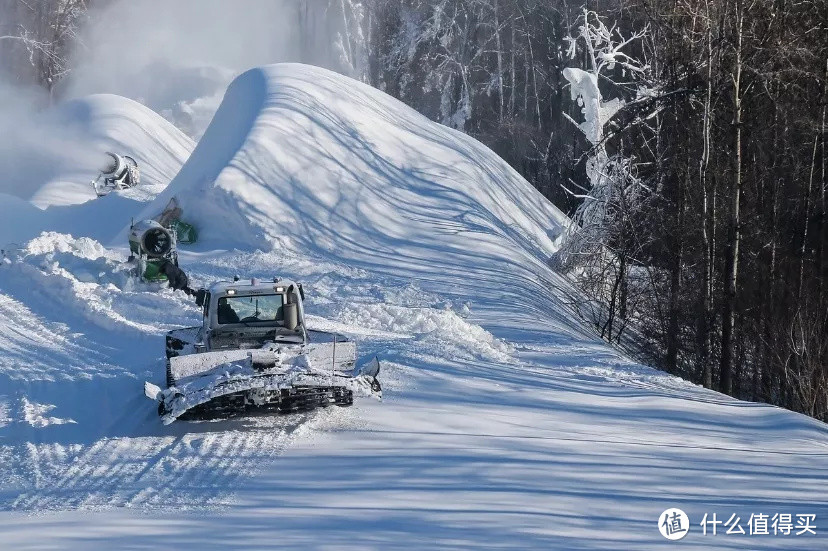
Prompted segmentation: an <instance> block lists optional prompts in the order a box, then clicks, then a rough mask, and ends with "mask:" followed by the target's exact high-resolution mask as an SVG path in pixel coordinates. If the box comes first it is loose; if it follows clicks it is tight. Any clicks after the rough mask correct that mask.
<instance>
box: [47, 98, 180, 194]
mask: <svg viewBox="0 0 828 551" xmlns="http://www.w3.org/2000/svg"><path fill="white" fill-rule="evenodd" d="M43 124H46V125H52V126H54V127H59V128H61V129H62V131H63V132H64V133H65V135H66V136H67V138H72V139H73V141H74V143H73V144H72V147H73V148H74V149H79V148H83V149H84V150H85V151H87V152H88V154H87V155H84V156H83V158H82V159H79V160H80V162H77V161H78V160H75V162H72V163H71V164H70V163H61V164H59V165H58V167H57V168H59V169H60V171H59V172H58V173H56V174H53V175H52V177H51V178H50V179H49V180H48V181H47V182H45V183H44V184H43V185H42V186H41V187H39V188H38V189H37V190H35V191H34V192H33V193H32V195H31V201H32V203H34V204H35V205H37V206H38V207H40V208H46V207H49V206H53V205H72V204H77V203H84V202H86V201H89V200H92V199H94V198H95V194H94V192H93V191H92V188H91V186H90V185H89V181H90V180H91V179H92V178H94V177H95V176H97V174H98V171H99V170H100V161H104V162H105V161H106V156H105V155H104V153H105V152H107V151H114V152H116V153H122V154H127V155H131V156H132V157H134V158H135V160H136V161H138V165H139V167H140V168H141V183H142V185H141V187H140V188H138V189H135V190H133V192H137V193H134V194H135V195H136V197H135V198H136V199H141V198H144V199H145V200H146V198H147V197H154V196H155V194H157V193H158V192H159V191H160V190H161V189H163V187H164V186H166V184H168V183H169V182H170V180H172V179H173V177H174V176H175V175H176V173H177V172H178V170H179V169H180V168H181V165H182V164H183V163H184V161H185V160H186V159H187V157H188V156H189V155H190V152H191V151H192V150H193V148H194V147H195V144H194V143H193V141H192V140H190V138H188V137H187V136H185V135H184V134H183V133H182V132H181V131H180V130H178V129H177V128H176V127H175V126H173V125H172V124H171V123H169V122H167V121H166V120H164V119H163V118H162V117H161V116H160V115H158V114H157V113H155V112H154V111H152V110H150V109H148V108H147V107H144V106H143V105H141V104H140V103H137V102H135V101H132V100H130V99H127V98H124V97H122V96H115V95H112V94H95V95H92V96H87V97H84V98H80V99H76V100H72V101H69V102H66V103H64V104H60V105H58V106H57V107H55V109H54V110H53V112H51V113H48V114H46V116H45V120H44V122H43ZM48 154H49V152H48V151H47V152H46V155H47V157H46V158H43V159H41V162H47V163H48V162H50V159H49V158H48Z"/></svg>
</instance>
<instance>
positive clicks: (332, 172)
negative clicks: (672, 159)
mask: <svg viewBox="0 0 828 551" xmlns="http://www.w3.org/2000/svg"><path fill="white" fill-rule="evenodd" d="M173 195H175V196H177V197H178V198H179V200H180V202H181V205H182V207H183V208H184V212H185V217H186V218H187V219H188V220H189V221H192V222H195V223H196V224H197V225H198V226H199V229H200V232H201V238H202V246H203V247H205V248H210V249H214V248H217V247H228V248H234V247H235V248H239V249H241V250H255V249H261V250H265V251H268V250H272V249H277V250H278V249H279V248H280V247H285V246H287V247H291V246H292V247H295V248H296V249H298V250H301V251H303V252H305V253H307V254H309V255H312V256H317V257H319V258H328V259H332V260H335V261H339V262H343V263H347V264H349V265H352V266H356V267H360V268H366V269H369V270H371V271H373V272H379V273H389V274H394V275H405V276H412V277H419V276H428V277H429V278H430V279H433V276H435V275H440V274H446V273H447V272H448V271H451V272H452V273H453V274H454V275H455V276H459V278H455V280H456V282H458V283H459V282H460V281H465V280H467V278H469V277H471V278H472V279H475V273H478V274H479V273H480V271H481V268H483V267H485V268H486V271H487V274H486V279H487V280H488V278H489V276H490V273H488V272H490V271H495V272H497V271H504V273H505V272H510V273H512V274H513V275H514V273H518V274H520V273H522V274H523V275H524V276H525V277H527V278H530V279H532V278H535V277H536V276H537V274H538V273H540V272H547V270H546V269H545V267H543V262H544V261H545V259H546V258H547V257H548V255H550V254H551V253H552V252H554V250H555V248H556V243H555V239H556V237H557V236H559V235H560V233H561V230H562V227H563V225H564V224H566V223H567V219H566V217H565V216H564V215H563V214H562V213H561V212H560V211H559V210H558V209H556V208H555V207H554V206H553V205H551V204H550V203H549V202H548V201H547V200H546V199H544V198H543V197H542V196H541V195H540V193H538V192H537V191H536V190H535V189H534V188H533V187H532V186H531V185H530V184H529V183H528V182H527V181H526V180H524V179H523V178H522V177H521V176H520V175H519V174H518V173H517V172H515V171H514V170H513V169H512V168H511V167H509V166H508V164H507V163H505V162H504V161H502V160H501V159H500V158H498V157H497V155H495V154H494V153H492V152H491V151H490V150H489V149H488V148H486V147H485V146H483V145H482V144H480V143H479V142H477V141H476V140H474V139H472V138H470V137H468V136H466V135H464V134H462V133H459V132H456V131H453V130H451V129H448V128H446V127H444V126H442V125H439V124H437V123H434V122H432V121H429V120H428V119H426V118H425V117H423V116H422V115H420V114H419V113H417V112H416V111H414V110H413V109H410V108H409V107H407V106H405V105H404V104H402V103H401V102H399V101H397V100H395V99H393V98H391V97H390V96H388V95H386V94H384V93H383V92H381V91H379V90H376V89H374V88H371V87H369V86H367V85H364V84H362V83H359V82H356V81H354V80H351V79H349V78H347V77H343V76H341V75H338V74H335V73H332V72H330V71H327V70H324V69H320V68H316V67H310V66H306V65H299V64H278V65H271V66H267V67H263V68H258V69H253V70H250V71H248V72H246V73H244V74H243V75H241V76H240V77H238V78H237V79H236V80H235V81H234V82H233V83H232V84H231V85H230V87H229V88H228V90H227V93H226V95H225V97H224V101H223V102H222V104H221V106H220V108H219V110H218V112H217V113H216V115H215V117H214V118H213V121H212V123H211V124H210V126H209V127H208V129H207V131H206V132H205V134H204V136H203V138H202V140H201V141H200V142H199V144H198V146H197V147H196V149H195V151H194V152H193V154H192V155H191V157H190V159H189V160H188V161H187V163H186V164H185V165H184V167H183V168H182V170H181V172H179V174H178V176H176V178H175V180H173V182H172V183H171V184H170V186H169V187H168V189H167V190H165V191H164V192H163V193H162V194H161V195H160V196H159V197H158V198H157V199H156V200H155V201H154V202H153V203H152V204H151V205H150V206H149V207H148V208H147V209H146V210H145V211H144V214H143V217H151V216H154V215H156V214H157V213H158V212H160V211H161V209H163V207H164V205H165V204H166V203H167V201H168V200H169V198H170V197H171V196H173ZM444 282H445V283H449V282H448V281H444Z"/></svg>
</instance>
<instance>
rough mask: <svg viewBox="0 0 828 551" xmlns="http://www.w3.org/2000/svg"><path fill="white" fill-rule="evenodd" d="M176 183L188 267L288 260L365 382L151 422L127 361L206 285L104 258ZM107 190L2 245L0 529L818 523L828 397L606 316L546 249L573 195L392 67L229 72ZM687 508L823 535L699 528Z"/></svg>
mask: <svg viewBox="0 0 828 551" xmlns="http://www.w3.org/2000/svg"><path fill="white" fill-rule="evenodd" d="M159 140H161V138H159ZM170 147H172V146H170ZM162 149H163V148H162ZM153 162H154V161H153V158H152V157H147V158H146V159H145V160H144V163H145V164H147V165H152V164H153ZM165 162H166V161H164V160H159V163H161V164H160V165H159V166H163V163H165ZM158 170H159V173H160V170H161V169H160V168H159V169H158ZM171 197H176V198H177V199H178V201H179V203H180V204H181V206H182V208H183V210H184V219H185V220H187V221H189V222H192V223H195V224H196V225H197V226H198V228H199V230H200V241H199V243H198V244H197V245H196V246H194V247H192V248H189V249H184V250H182V253H181V259H180V262H181V265H182V267H184V268H185V269H186V270H187V272H188V274H189V275H190V278H191V280H192V281H193V282H194V283H197V284H201V283H209V282H211V281H212V280H214V279H217V278H230V277H232V276H233V275H234V274H240V275H242V276H243V277H260V278H264V277H272V276H274V275H280V276H284V277H288V278H291V279H295V280H298V281H302V282H303V283H304V284H305V287H306V290H307V300H306V304H305V309H306V312H307V313H308V315H309V318H310V321H311V325H312V327H314V328H319V329H327V330H336V331H339V332H343V333H346V334H348V335H350V336H352V337H354V338H356V339H357V340H358V341H359V347H360V348H359V356H360V358H361V359H363V360H364V359H368V358H370V357H372V356H374V355H376V356H378V357H379V358H380V360H381V361H382V364H383V372H382V374H381V380H382V381H383V389H384V400H383V402H381V403H379V402H374V401H370V400H362V401H359V402H358V403H357V404H355V405H354V406H353V407H352V408H348V409H330V410H324V411H317V412H314V413H310V414H304V415H301V416H284V417H270V416H261V417H250V418H240V419H231V420H224V421H215V422H201V423H195V422H190V423H185V422H181V423H174V424H172V425H170V426H167V427H165V426H163V425H161V423H160V422H159V421H158V418H157V415H156V413H155V411H154V407H153V405H152V404H151V403H150V402H149V401H148V400H146V399H145V398H144V397H143V395H142V391H141V387H142V382H143V380H144V379H145V378H149V379H150V380H155V381H161V380H162V377H163V376H162V372H163V371H162V365H163V333H164V331H166V330H167V329H169V328H172V327H178V326H183V325H191V324H195V323H197V322H198V319H199V314H198V310H197V308H196V307H195V305H194V304H192V303H190V302H189V301H188V300H187V299H186V297H185V296H184V295H183V294H182V293H173V292H171V291H170V290H168V289H157V288H153V287H151V286H147V285H142V284H137V283H135V282H132V281H131V280H130V279H129V278H128V277H127V276H126V273H125V269H124V267H123V265H122V262H121V261H122V260H123V259H124V258H125V257H126V254H127V252H126V250H125V247H124V245H125V238H124V233H125V226H126V225H127V224H128V222H129V216H135V218H136V219H140V218H145V217H150V216H154V215H156V214H158V212H160V211H161V210H162V209H163V207H164V206H165V205H166V204H167V202H168V201H169V199H170V198H171ZM122 199H125V198H122V197H120V196H119V195H118V194H116V195H113V196H109V197H106V198H104V200H102V201H95V202H93V203H94V204H96V205H97V208H98V209H100V210H98V216H100V217H101V218H104V219H105V224H106V227H107V228H111V233H110V234H109V235H101V234H100V230H94V231H92V230H91V228H89V227H88V225H87V222H86V221H85V220H86V218H85V217H80V216H79V217H78V219H77V222H76V224H77V225H76V226H75V227H74V228H70V229H71V231H63V230H61V232H60V233H58V232H51V233H46V234H43V235H40V236H39V237H37V238H35V239H33V240H30V241H28V242H26V243H23V244H21V245H20V246H19V247H17V248H15V249H14V250H13V251H12V252H11V253H9V255H8V258H6V259H5V260H3V263H2V264H0V350H3V351H4V354H3V355H2V356H0V542H2V545H0V547H3V548H5V547H6V546H7V547H8V548H11V549H41V548H69V549H112V548H132V549H141V548H146V549H148V548H157V547H159V546H162V545H163V546H168V547H172V548H183V549H189V548H199V549H228V548H257V549H258V548H261V549H264V548H275V547H291V548H360V549H400V548H410V549H422V548H424V547H427V546H428V547H435V548H440V549H444V548H445V549H478V548H493V549H506V548H509V549H512V548H519V549H529V548H536V549H576V548H577V549H663V548H665V547H666V545H669V542H668V541H667V540H665V539H663V538H662V536H661V535H660V534H659V532H658V529H657V526H656V524H657V520H658V517H659V515H660V513H661V512H662V511H664V510H665V509H667V508H669V507H680V508H682V509H683V510H684V511H686V512H687V513H688V515H689V516H690V519H691V521H693V523H694V526H693V528H692V529H691V533H690V534H689V535H688V536H687V537H686V538H685V539H684V540H682V541H681V542H680V545H682V546H683V547H685V548H690V549H716V548H721V549H745V548H751V549H782V548H787V549H815V550H816V549H824V548H825V547H826V541H827V540H826V531H828V525H826V524H825V518H826V515H828V499H826V495H828V429H826V426H825V425H824V424H821V423H819V422H817V421H815V420H813V419H809V418H806V417H804V416H801V415H798V414H794V413H791V412H788V411H784V410H781V409H779V408H775V407H771V406H766V405H761V404H752V403H746V402H741V401H738V400H734V399H731V398H728V397H726V396H723V395H721V394H718V393H715V392H712V391H707V390H705V389H702V388H699V387H697V386H695V385H692V384H689V383H687V382H684V381H682V380H679V379H676V378H674V377H671V376H669V375H667V374H665V373H662V372H659V371H656V370H653V369H650V368H648V367H645V366H642V365H639V364H637V363H635V362H633V361H631V360H630V359H628V358H626V357H624V356H623V354H621V353H619V352H618V351H616V350H614V349H612V348H610V347H608V346H607V345H606V344H604V343H602V342H601V341H600V340H598V339H597V338H596V337H595V336H594V335H593V334H592V332H591V331H589V330H588V329H587V328H585V327H584V326H583V325H582V324H581V323H580V322H579V320H578V319H577V318H576V317H575V316H574V315H573V314H572V312H571V310H570V309H569V307H568V306H567V302H568V301H569V300H570V298H571V297H572V295H573V292H574V291H573V290H572V289H571V288H570V287H569V285H568V284H567V282H566V281H565V280H564V279H563V278H561V277H559V276H558V275H556V274H555V273H554V272H552V271H551V270H550V269H549V268H548V259H549V256H550V255H551V254H553V253H554V251H555V250H556V248H557V246H558V244H559V240H560V236H561V233H562V232H563V230H564V228H565V226H566V224H567V223H568V220H567V218H566V217H565V216H564V215H563V214H562V213H561V212H560V211H558V210H557V209H556V208H555V207H553V206H552V205H551V204H549V203H548V202H547V201H546V200H545V199H544V198H543V197H541V196H540V194H539V193H538V192H536V191H535V190H534V189H533V188H532V187H531V185H530V184H528V183H527V182H526V181H525V180H524V179H523V178H521V177H520V176H519V175H518V174H517V173H516V172H515V171H514V170H512V169H511V168H510V167H509V166H508V165H507V164H506V163H504V162H503V161H501V160H500V159H499V158H498V157H497V156H496V155H494V154H493V153H492V152H491V151H489V150H488V149H487V148H485V147H484V146H482V145H481V144H479V143H478V142H476V141H475V140H473V139H472V138H469V137H468V136H465V135H463V134H460V133H458V132H455V131H452V130H450V129H447V128H445V127H443V126H440V125H438V124H435V123H432V122H430V121H428V120H427V119H425V118H424V117H422V116H420V115H419V114H417V113H416V112H414V111H413V110H411V109H409V108H407V107H406V106H404V105H403V104H401V103H400V102H398V101H396V100H394V99H392V98H390V97H388V96H386V95H385V94H383V93H382V92H379V91H377V90H375V89H372V88H370V87H368V86H365V85H363V84H360V83H357V82H354V81H352V80H349V79H347V78H345V77H342V76H339V75H336V74H333V73H331V72H328V71H325V70H322V69H318V68H313V67H309V66H304V65H297V64H279V65H273V66H267V67H262V68H258V69H253V70H251V71H248V72H247V73H244V74H242V75H241V76H239V77H238V78H237V79H236V80H235V81H234V82H233V83H232V84H231V85H230V87H229V88H228V90H227V92H226V94H225V98H224V101H223V103H222V104H221V106H220V107H219V109H218V111H217V113H216V115H215V116H214V118H213V121H212V123H211V124H210V126H209V127H208V128H207V130H206V132H205V133H204V135H203V137H202V138H201V140H200V141H199V143H198V145H197V146H196V147H195V149H194V150H193V151H192V154H191V155H190V156H189V158H188V159H187V161H186V163H184V165H183V166H182V167H181V169H180V170H179V171H178V172H177V174H176V175H175V177H174V178H172V181H171V182H170V184H169V185H168V186H166V188H165V189H163V190H160V191H159V192H158V194H157V196H156V197H154V198H150V200H149V201H147V202H136V203H134V204H132V207H133V212H131V213H129V215H125V214H126V213H125V212H121V211H120V210H119V209H113V210H112V211H111V212H110V213H109V214H107V211H106V210H105V205H106V203H105V201H107V200H112V203H113V204H114V203H119V202H120V201H121V200H122ZM2 204H6V203H5V200H4V201H3V203H2ZM17 207H19V208H20V209H21V210H22V209H23V208H24V207H23V206H21V205H17ZM17 207H16V208H17ZM8 212H9V213H10V214H9V215H10V216H14V211H12V210H11V209H8ZM46 212H48V210H47V211H46ZM20 222H21V223H22V220H21V221H20ZM68 234H71V235H68ZM705 513H707V514H710V515H712V514H713V513H716V514H717V515H718V517H719V518H720V519H721V520H723V521H724V520H727V519H728V517H730V515H731V514H736V515H738V516H739V517H740V519H741V524H742V526H743V527H744V528H745V530H747V521H748V518H749V517H750V515H751V514H752V513H764V514H769V515H773V514H774V513H793V514H796V513H808V514H815V515H816V518H817V520H816V524H817V535H815V536H813V535H800V536H795V535H793V534H792V535H790V536H782V535H778V536H773V535H772V534H771V535H768V536H746V535H744V536H739V535H733V534H731V535H725V534H723V533H721V532H722V531H724V529H723V528H722V527H721V526H720V527H719V529H720V533H719V534H718V535H717V536H712V535H707V536H703V535H702V533H701V528H700V527H699V526H698V522H699V521H700V520H701V518H702V516H703V515H704V514H705Z"/></svg>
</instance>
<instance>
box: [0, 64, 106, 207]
mask: <svg viewBox="0 0 828 551" xmlns="http://www.w3.org/2000/svg"><path fill="white" fill-rule="evenodd" d="M48 104H49V98H48V95H47V94H46V92H45V91H44V90H43V89H42V88H38V87H36V86H20V85H15V84H12V83H10V82H7V81H5V80H3V75H2V74H0V193H5V194H9V195H15V196H17V197H20V198H21V199H30V198H31V196H32V195H33V194H34V193H35V192H36V191H37V190H38V189H39V188H40V187H41V186H42V185H43V184H45V183H46V182H48V181H49V180H51V179H53V178H54V177H56V176H57V175H59V174H61V173H62V172H63V171H64V169H65V167H68V166H72V167H88V169H89V171H90V173H94V171H95V170H97V169H98V167H100V166H101V165H102V164H103V163H104V161H105V160H106V157H105V156H104V155H103V152H102V151H98V150H96V149H94V148H90V147H89V144H87V143H84V140H83V134H82V132H81V131H80V129H79V128H77V127H74V126H72V125H67V124H66V123H65V121H60V120H58V117H57V116H56V115H57V113H55V112H53V111H51V110H48V109H47V110H44V106H48Z"/></svg>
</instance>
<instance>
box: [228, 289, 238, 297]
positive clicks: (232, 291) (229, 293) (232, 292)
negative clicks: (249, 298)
mask: <svg viewBox="0 0 828 551" xmlns="http://www.w3.org/2000/svg"><path fill="white" fill-rule="evenodd" d="M227 294H228V295H231V296H232V295H235V294H236V290H235V289H227Z"/></svg>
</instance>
